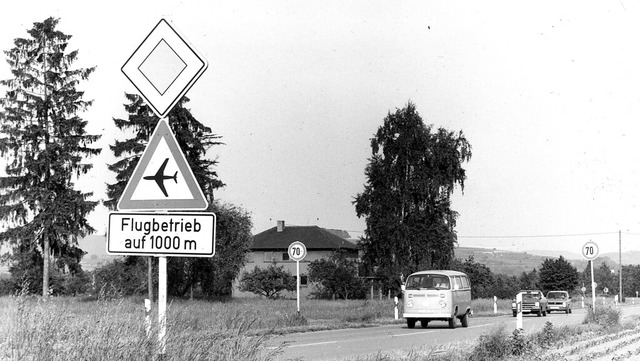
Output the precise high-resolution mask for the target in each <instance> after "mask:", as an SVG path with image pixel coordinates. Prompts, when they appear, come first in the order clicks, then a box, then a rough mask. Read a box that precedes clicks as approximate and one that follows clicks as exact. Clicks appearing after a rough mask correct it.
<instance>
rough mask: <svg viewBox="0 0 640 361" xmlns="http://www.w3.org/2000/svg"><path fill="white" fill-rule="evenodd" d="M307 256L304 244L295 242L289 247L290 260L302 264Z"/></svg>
mask: <svg viewBox="0 0 640 361" xmlns="http://www.w3.org/2000/svg"><path fill="white" fill-rule="evenodd" d="M306 256H307V247H305V245H304V243H302V242H298V241H295V242H293V243H291V244H290V245H289V259H291V260H292V261H296V262H300V261H302V260H303V259H304V257H306Z"/></svg>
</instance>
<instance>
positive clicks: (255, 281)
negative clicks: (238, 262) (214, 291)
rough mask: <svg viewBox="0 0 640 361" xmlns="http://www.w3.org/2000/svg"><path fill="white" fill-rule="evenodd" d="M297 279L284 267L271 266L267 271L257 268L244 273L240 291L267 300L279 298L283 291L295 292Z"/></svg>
mask: <svg viewBox="0 0 640 361" xmlns="http://www.w3.org/2000/svg"><path fill="white" fill-rule="evenodd" d="M295 289H296V278H295V277H294V276H293V275H292V274H291V272H289V271H286V270H285V269H284V266H280V267H278V266H276V265H275V263H274V264H271V265H270V266H269V267H268V268H267V269H261V268H260V267H258V266H256V267H255V268H254V269H253V271H251V272H244V273H243V274H242V278H241V279H240V291H243V292H253V293H255V294H257V295H261V296H265V297H267V298H278V297H279V295H280V292H281V291H295Z"/></svg>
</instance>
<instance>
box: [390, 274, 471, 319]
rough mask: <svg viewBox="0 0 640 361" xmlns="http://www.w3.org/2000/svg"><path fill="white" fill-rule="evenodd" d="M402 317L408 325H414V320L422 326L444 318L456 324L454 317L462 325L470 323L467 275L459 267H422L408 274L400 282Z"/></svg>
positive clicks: (469, 287)
mask: <svg viewBox="0 0 640 361" xmlns="http://www.w3.org/2000/svg"><path fill="white" fill-rule="evenodd" d="M402 295H403V297H402V302H403V306H404V307H403V313H402V317H404V318H405V319H406V320H407V326H408V327H409V328H414V327H415V325H416V321H420V325H421V326H422V327H423V328H425V327H427V324H429V321H447V322H449V327H450V328H455V327H456V318H458V319H460V323H461V324H462V327H468V326H469V315H471V314H472V311H471V283H470V282H469V277H468V276H467V275H466V274H464V273H462V272H458V271H445V270H437V271H421V272H416V273H413V274H411V275H410V276H409V277H407V281H406V282H405V284H404V285H402Z"/></svg>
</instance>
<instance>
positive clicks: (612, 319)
mask: <svg viewBox="0 0 640 361" xmlns="http://www.w3.org/2000/svg"><path fill="white" fill-rule="evenodd" d="M620 318H621V313H620V310H618V309H616V308H612V307H598V308H596V312H595V313H594V312H593V308H589V309H588V310H587V315H586V316H585V318H584V320H583V321H582V323H583V324H589V323H595V324H597V325H600V326H603V327H607V328H609V327H617V326H620Z"/></svg>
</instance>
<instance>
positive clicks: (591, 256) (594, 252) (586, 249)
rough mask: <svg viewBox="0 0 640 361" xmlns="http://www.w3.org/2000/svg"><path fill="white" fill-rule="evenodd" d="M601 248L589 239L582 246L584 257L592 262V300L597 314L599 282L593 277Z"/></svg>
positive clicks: (594, 311)
mask: <svg viewBox="0 0 640 361" xmlns="http://www.w3.org/2000/svg"><path fill="white" fill-rule="evenodd" d="M599 253H600V248H598V245H597V244H596V243H595V242H592V241H589V242H587V243H585V244H584V246H582V257H584V258H585V259H586V260H588V261H589V263H591V300H592V302H593V306H592V307H593V314H594V315H595V314H596V286H597V284H596V283H595V282H594V279H593V260H595V259H596V258H598V254H599Z"/></svg>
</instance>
